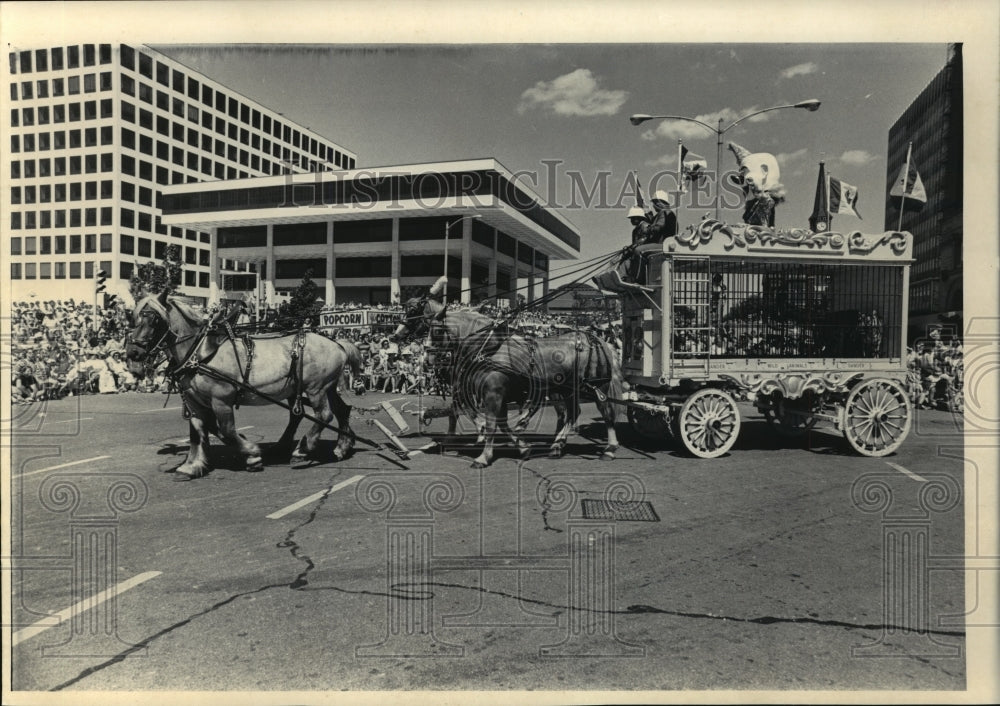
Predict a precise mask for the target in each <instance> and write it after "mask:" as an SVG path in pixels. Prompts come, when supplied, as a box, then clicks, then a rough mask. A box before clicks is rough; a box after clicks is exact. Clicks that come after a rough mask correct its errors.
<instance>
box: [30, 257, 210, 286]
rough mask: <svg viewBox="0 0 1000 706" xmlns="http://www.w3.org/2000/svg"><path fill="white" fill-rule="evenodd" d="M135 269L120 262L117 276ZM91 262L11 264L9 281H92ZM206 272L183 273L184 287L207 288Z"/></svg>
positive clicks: (107, 266) (102, 265) (129, 274)
mask: <svg viewBox="0 0 1000 706" xmlns="http://www.w3.org/2000/svg"><path fill="white" fill-rule="evenodd" d="M100 269H102V270H104V271H105V272H110V271H111V261H110V260H105V261H102V262H101V263H100ZM134 269H135V265H134V263H131V262H120V263H119V264H118V276H119V277H120V278H121V279H123V280H128V279H131V277H132V272H133V270H134ZM94 272H95V268H94V263H93V262H83V263H81V262H39V263H34V262H24V263H21V262H12V263H10V278H11V279H92V278H93V277H94ZM208 282H209V273H208V272H192V271H191V270H185V271H184V286H186V287H202V288H204V289H207V288H208Z"/></svg>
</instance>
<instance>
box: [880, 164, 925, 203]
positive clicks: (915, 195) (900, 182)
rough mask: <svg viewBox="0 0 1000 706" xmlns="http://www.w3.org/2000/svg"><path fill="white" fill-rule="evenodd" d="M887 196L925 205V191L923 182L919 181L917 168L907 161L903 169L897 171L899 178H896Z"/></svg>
mask: <svg viewBox="0 0 1000 706" xmlns="http://www.w3.org/2000/svg"><path fill="white" fill-rule="evenodd" d="M889 195H890V196H899V197H901V198H902V197H905V198H908V199H913V200H914V201H919V202H920V203H927V191H926V189H924V182H923V181H922V180H921V179H920V174H918V173H917V168H916V167H915V166H914V165H913V164H912V163H910V161H909V159H907V164H905V165H903V168H902V169H900V170H899V176H898V177H896V183H895V184H893V186H892V189H890V190H889Z"/></svg>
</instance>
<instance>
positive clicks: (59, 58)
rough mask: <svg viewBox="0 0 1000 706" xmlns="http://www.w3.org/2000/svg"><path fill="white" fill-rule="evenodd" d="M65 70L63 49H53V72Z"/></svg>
mask: <svg viewBox="0 0 1000 706" xmlns="http://www.w3.org/2000/svg"><path fill="white" fill-rule="evenodd" d="M62 68H63V50H62V47H54V48H53V49H52V70H53V71H62Z"/></svg>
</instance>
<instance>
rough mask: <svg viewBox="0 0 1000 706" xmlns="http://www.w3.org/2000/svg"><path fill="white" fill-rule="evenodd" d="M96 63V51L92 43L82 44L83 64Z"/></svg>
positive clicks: (91, 64)
mask: <svg viewBox="0 0 1000 706" xmlns="http://www.w3.org/2000/svg"><path fill="white" fill-rule="evenodd" d="M95 63H96V52H95V51H94V45H93V44H84V45H83V65H84V66H93V65H94V64H95Z"/></svg>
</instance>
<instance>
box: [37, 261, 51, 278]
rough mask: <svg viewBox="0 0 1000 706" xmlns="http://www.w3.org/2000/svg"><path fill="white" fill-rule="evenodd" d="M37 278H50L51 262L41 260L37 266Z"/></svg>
mask: <svg viewBox="0 0 1000 706" xmlns="http://www.w3.org/2000/svg"><path fill="white" fill-rule="evenodd" d="M38 279H52V263H51V262H43V263H41V264H40V265H39V266H38Z"/></svg>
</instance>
